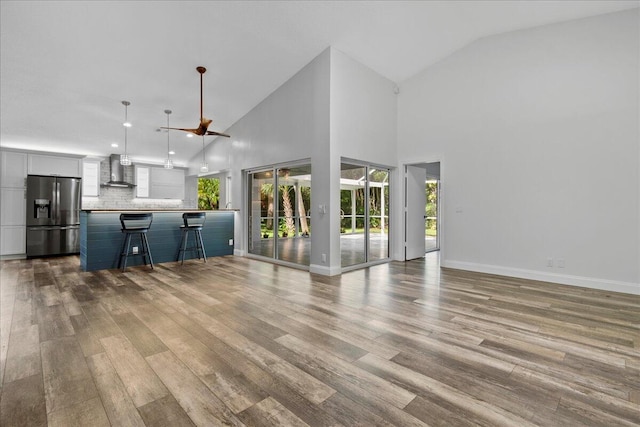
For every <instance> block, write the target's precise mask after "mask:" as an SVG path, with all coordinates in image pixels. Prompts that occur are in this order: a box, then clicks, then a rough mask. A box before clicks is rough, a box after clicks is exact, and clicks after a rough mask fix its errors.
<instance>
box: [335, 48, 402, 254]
mask: <svg viewBox="0 0 640 427" xmlns="http://www.w3.org/2000/svg"><path fill="white" fill-rule="evenodd" d="M395 89H396V84H395V83H394V82H392V81H391V80H389V79H387V78H385V77H383V76H381V75H379V74H378V73H376V72H375V71H373V70H372V69H370V68H368V67H366V66H365V65H363V64H361V63H359V62H357V61H355V60H354V59H352V58H350V57H349V56H347V55H345V54H344V53H342V52H340V51H339V50H337V49H334V48H332V49H331V101H330V105H331V112H330V117H331V125H330V139H331V143H330V147H331V153H330V161H331V164H332V168H333V169H334V171H335V172H333V175H332V176H333V179H334V181H332V182H331V185H332V188H335V189H339V188H340V163H341V160H342V159H343V158H348V159H353V160H358V161H361V162H365V163H370V164H377V165H380V166H387V167H390V168H392V169H393V168H394V167H395V166H396V163H397V145H396V142H397V138H398V136H397V130H398V128H397V123H398V108H397V105H398V104H397V102H398V101H397V95H396V90H395ZM395 177H396V171H393V172H392V177H391V178H392V179H391V185H392V191H391V192H390V195H391V200H390V205H391V206H393V204H394V201H395V197H397V194H396V193H395V190H396V186H394V185H393V179H395ZM331 196H332V198H331V206H338V207H339V206H340V192H339V191H338V190H336V191H334V192H333V193H332V195H331ZM390 213H391V216H392V217H393V214H394V212H393V211H392V212H390ZM330 214H331V215H332V217H333V226H332V228H331V231H332V233H333V239H332V246H331V265H332V266H340V210H339V209H333V210H332V211H331V212H330ZM392 221H393V220H392ZM393 225H395V223H392V231H391V233H392V234H393V233H394V228H395V227H393Z"/></svg>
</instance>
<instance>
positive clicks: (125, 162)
mask: <svg viewBox="0 0 640 427" xmlns="http://www.w3.org/2000/svg"><path fill="white" fill-rule="evenodd" d="M122 105H124V123H122V126H124V154H121V155H120V164H121V165H122V166H129V165H130V164H131V159H130V158H129V154H127V129H129V128H130V127H131V123H129V117H128V115H127V112H128V111H127V108H128V107H129V105H131V103H130V102H129V101H122Z"/></svg>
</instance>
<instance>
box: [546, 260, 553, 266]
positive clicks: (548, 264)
mask: <svg viewBox="0 0 640 427" xmlns="http://www.w3.org/2000/svg"><path fill="white" fill-rule="evenodd" d="M547 267H553V258H547Z"/></svg>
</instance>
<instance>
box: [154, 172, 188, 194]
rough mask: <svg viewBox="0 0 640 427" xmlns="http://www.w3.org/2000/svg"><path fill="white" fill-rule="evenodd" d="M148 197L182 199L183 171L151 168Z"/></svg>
mask: <svg viewBox="0 0 640 427" xmlns="http://www.w3.org/2000/svg"><path fill="white" fill-rule="evenodd" d="M150 172H151V176H150V178H151V179H150V186H149V197H151V198H152V199H180V200H183V199H184V170H182V169H164V168H151V170H150Z"/></svg>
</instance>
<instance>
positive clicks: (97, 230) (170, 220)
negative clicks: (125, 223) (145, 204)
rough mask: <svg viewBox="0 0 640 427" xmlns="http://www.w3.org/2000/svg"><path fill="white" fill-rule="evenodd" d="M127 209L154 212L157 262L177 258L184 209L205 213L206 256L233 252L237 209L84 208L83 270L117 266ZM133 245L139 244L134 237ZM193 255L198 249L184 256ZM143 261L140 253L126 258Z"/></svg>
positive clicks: (131, 262)
mask: <svg viewBox="0 0 640 427" xmlns="http://www.w3.org/2000/svg"><path fill="white" fill-rule="evenodd" d="M127 212H136V213H142V212H151V213H153V222H152V224H151V229H150V230H149V233H148V235H147V237H148V240H149V247H150V249H151V254H152V256H153V262H154V264H155V263H162V262H172V261H176V259H177V256H178V250H179V245H180V238H181V232H180V226H181V225H182V224H183V221H182V214H183V213H184V212H205V213H206V216H207V218H206V221H205V225H204V228H203V229H202V240H203V241H204V246H205V250H206V253H207V257H215V256H224V255H233V229H234V217H235V212H236V211H235V210H215V211H214V210H206V211H201V210H197V209H180V210H178V209H176V210H173V209H163V210H152V209H135V210H132V209H126V210H108V209H100V210H82V211H81V212H80V267H81V268H82V270H83V271H94V270H105V269H112V268H118V261H119V259H120V251H121V249H122V242H123V235H122V232H121V224H120V214H121V213H127ZM192 245H193V242H192V241H190V243H189V246H192ZM131 246H132V247H133V246H140V245H139V242H137V240H135V239H134V240H133V241H132V243H131ZM190 258H197V255H196V253H195V251H193V252H188V253H187V255H186V257H185V259H190ZM141 264H143V260H142V257H138V256H134V257H130V258H129V260H128V261H127V266H134V265H141Z"/></svg>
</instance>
